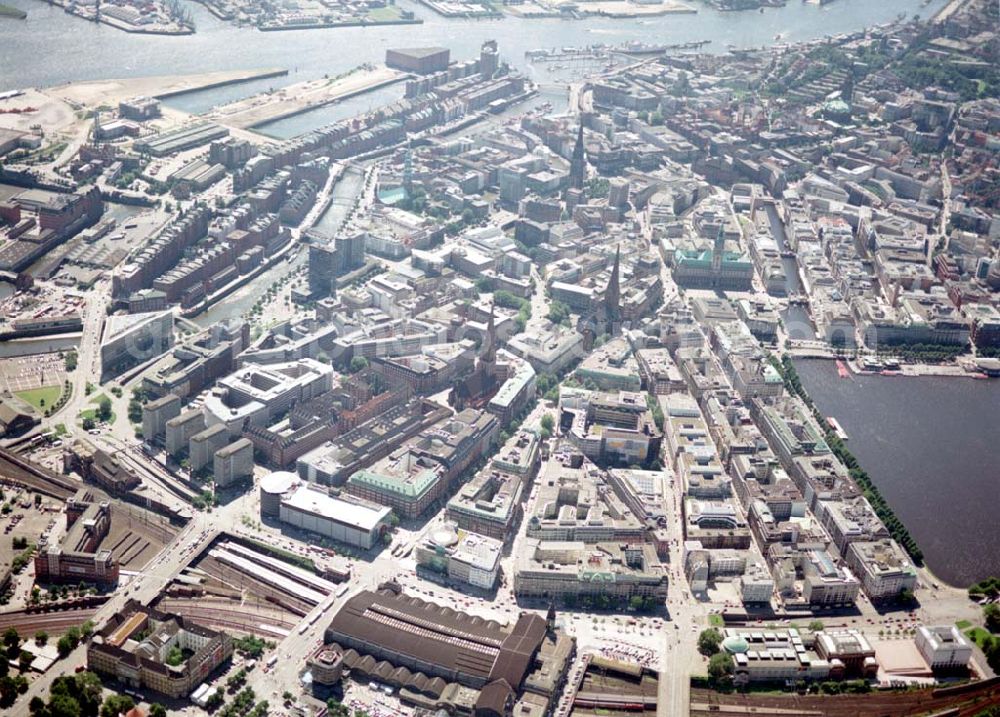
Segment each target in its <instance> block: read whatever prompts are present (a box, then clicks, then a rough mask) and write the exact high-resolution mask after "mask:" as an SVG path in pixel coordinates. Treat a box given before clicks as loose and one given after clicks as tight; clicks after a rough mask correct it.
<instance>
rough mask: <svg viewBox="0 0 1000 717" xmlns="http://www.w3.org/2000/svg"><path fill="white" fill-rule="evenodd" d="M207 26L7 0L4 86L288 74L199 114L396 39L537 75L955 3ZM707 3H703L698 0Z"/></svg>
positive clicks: (216, 93) (377, 56) (243, 89)
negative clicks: (610, 54) (125, 21)
mask: <svg viewBox="0 0 1000 717" xmlns="http://www.w3.org/2000/svg"><path fill="white" fill-rule="evenodd" d="M181 1H182V3H183V4H184V5H186V6H187V7H188V8H190V10H191V13H192V15H193V17H194V20H195V24H196V27H197V32H196V33H195V34H194V35H185V36H178V37H169V36H156V35H152V36H145V35H134V34H129V33H125V32H122V31H120V30H116V29H114V28H112V27H108V26H107V25H98V24H94V23H90V22H86V21H84V20H81V19H80V18H77V17H73V16H71V15H67V14H66V13H64V12H63V11H62V9H60V8H58V7H50V6H49V5H47V4H46V3H44V2H41V0H5V2H7V4H9V5H13V6H16V7H19V8H21V9H22V10H25V11H26V12H27V13H28V19H27V20H25V21H18V22H14V21H10V20H8V21H0V90H8V89H14V88H19V87H26V86H30V87H45V86H49V85H55V84H60V83H63V82H69V81H73V80H98V79H108V78H119V77H142V76H151V75H176V74H183V73H197V72H208V71H216V70H246V69H254V68H265V67H280V68H286V69H288V70H289V73H290V74H289V76H288V77H285V78H280V77H279V78H272V79H268V80H262V81H258V82H256V83H249V84H246V85H240V86H231V87H228V88H222V89H216V90H212V91H211V92H208V93H194V94H192V95H188V96H187V97H186V98H184V99H183V100H172V101H171V104H172V105H174V106H178V107H180V108H182V109H188V110H190V111H204V110H205V109H207V108H208V107H210V106H212V105H215V104H219V103H222V102H226V101H229V100H232V99H236V98H239V97H243V96H246V95H247V94H248V93H251V92H256V91H258V90H260V89H265V88H267V87H270V86H278V85H281V84H287V83H290V82H298V81H302V80H307V79H313V78H317V77H322V76H323V75H325V74H330V75H335V74H338V73H341V72H344V71H346V70H349V69H351V68H354V67H357V66H358V65H360V64H362V63H364V62H381V61H383V60H384V58H385V50H386V48H389V47H412V46H415V45H441V46H445V47H449V48H451V51H452V57H453V58H456V59H466V58H471V57H474V56H476V55H477V54H478V52H479V46H480V45H481V44H482V42H483V41H484V40H487V39H496V40H497V41H498V42H499V43H500V51H501V54H502V56H503V57H504V58H505V59H506V60H507V61H508V62H511V63H512V64H514V65H515V66H517V67H520V68H522V69H524V70H526V71H528V72H532V70H531V68H528V67H527V66H526V63H525V60H524V52H525V51H526V50H530V49H534V48H539V47H564V46H580V45H591V44H595V43H609V44H615V43H620V42H624V41H627V40H641V41H645V42H661V43H662V42H666V43H676V42H688V41H697V40H708V39H710V40H712V44H711V45H709V46H708V50H710V51H715V52H724V51H725V50H726V47H727V45H730V44H732V45H736V46H738V47H759V46H762V45H767V44H771V43H773V42H774V40H775V36H776V35H778V34H779V33H780V34H781V40H782V41H784V42H794V41H799V40H806V39H813V38H817V37H823V36H825V35H832V34H838V33H842V32H852V31H857V30H860V29H863V28H865V27H870V26H872V25H876V24H879V23H883V22H888V21H891V20H892V19H894V18H895V17H896V16H897V15H898V14H899V13H907V14H910V15H912V14H920V15H923V16H929V15H930V14H932V13H933V12H935V11H936V10H937V9H938V8H940V7H941V6H942V5H943V4H944V0H933V2H932V3H931V4H930V5H929V6H927V7H920V2H919V1H918V0H878V2H873V1H872V0H834V2H831V3H829V4H827V5H823V6H817V5H814V4H812V3H802V2H797V1H794V0H793V1H792V2H789V3H788V5H787V6H786V7H784V8H775V9H768V10H766V11H765V12H763V13H758V12H746V13H721V12H716V11H713V10H710V9H708V8H705V7H703V6H700V7H699V12H698V13H697V14H685V15H665V16H661V17H655V18H648V19H643V20H616V19H609V18H591V19H587V20H560V19H547V20H522V19H519V18H515V17H506V18H504V19H502V20H459V19H447V18H442V17H439V16H437V15H435V14H434V13H433V12H432V11H431V10H429V9H427V8H425V7H423V6H421V5H417V4H415V3H414V2H412V0H399V2H400V4H401V5H402V6H403V7H406V8H408V9H412V10H414V12H415V13H416V14H417V16H418V17H420V18H422V19H423V20H424V23H423V24H422V25H397V26H391V25H389V26H382V27H368V28H344V29H333V28H331V29H322V30H318V29H316V30H296V31H289V32H259V31H257V30H253V29H250V28H238V27H235V26H233V25H230V24H228V23H226V22H224V21H221V20H218V19H216V18H214V17H213V16H212V15H211V14H210V13H209V12H208V11H207V10H205V8H204V7H203V6H201V5H198V4H196V3H194V2H191V0H181ZM691 2H692V4H697V2H696V0H691Z"/></svg>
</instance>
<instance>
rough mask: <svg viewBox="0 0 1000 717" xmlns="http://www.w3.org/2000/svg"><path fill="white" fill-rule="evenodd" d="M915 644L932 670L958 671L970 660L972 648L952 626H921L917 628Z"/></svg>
mask: <svg viewBox="0 0 1000 717" xmlns="http://www.w3.org/2000/svg"><path fill="white" fill-rule="evenodd" d="M916 643H917V650H919V651H920V654H921V655H922V656H923V658H924V660H926V661H927V664H928V665H929V666H930V668H931V669H932V670H954V669H958V668H961V667H965V666H967V665H968V664H969V660H971V659H972V646H971V645H970V644H969V641H968V640H966V639H965V636H964V635H963V634H962V631H961V630H959V629H958V628H957V627H955V626H954V625H935V626H929V625H921V626H920V627H918V628H917V638H916Z"/></svg>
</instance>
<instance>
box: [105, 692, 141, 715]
mask: <svg viewBox="0 0 1000 717" xmlns="http://www.w3.org/2000/svg"><path fill="white" fill-rule="evenodd" d="M133 707H135V702H134V701H133V700H132V698H131V697H129V696H128V695H111V696H110V697H108V698H107V699H106V700H104V704H102V705H101V712H100V714H101V717H118V715H123V714H125V713H126V712H128V711H129V710H130V709H132V708H133Z"/></svg>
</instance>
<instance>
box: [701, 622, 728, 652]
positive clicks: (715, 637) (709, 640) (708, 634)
mask: <svg viewBox="0 0 1000 717" xmlns="http://www.w3.org/2000/svg"><path fill="white" fill-rule="evenodd" d="M721 644H722V633H721V632H719V631H718V630H716V629H715V628H714V627H710V628H708V629H707V630H702V631H701V634H699V635H698V652H700V653H701V654H703V655H706V656H710V655H714V654H716V653H717V652H718V651H719V645H721Z"/></svg>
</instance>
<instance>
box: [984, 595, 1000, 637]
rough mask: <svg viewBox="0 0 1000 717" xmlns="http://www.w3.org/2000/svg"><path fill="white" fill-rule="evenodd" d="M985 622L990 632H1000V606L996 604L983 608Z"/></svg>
mask: <svg viewBox="0 0 1000 717" xmlns="http://www.w3.org/2000/svg"><path fill="white" fill-rule="evenodd" d="M983 620H984V621H985V624H986V629H987V630H989V631H990V632H1000V605H997V604H996V603H995V602H993V603H990V604H989V605H987V606H986V607H984V608H983Z"/></svg>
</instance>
